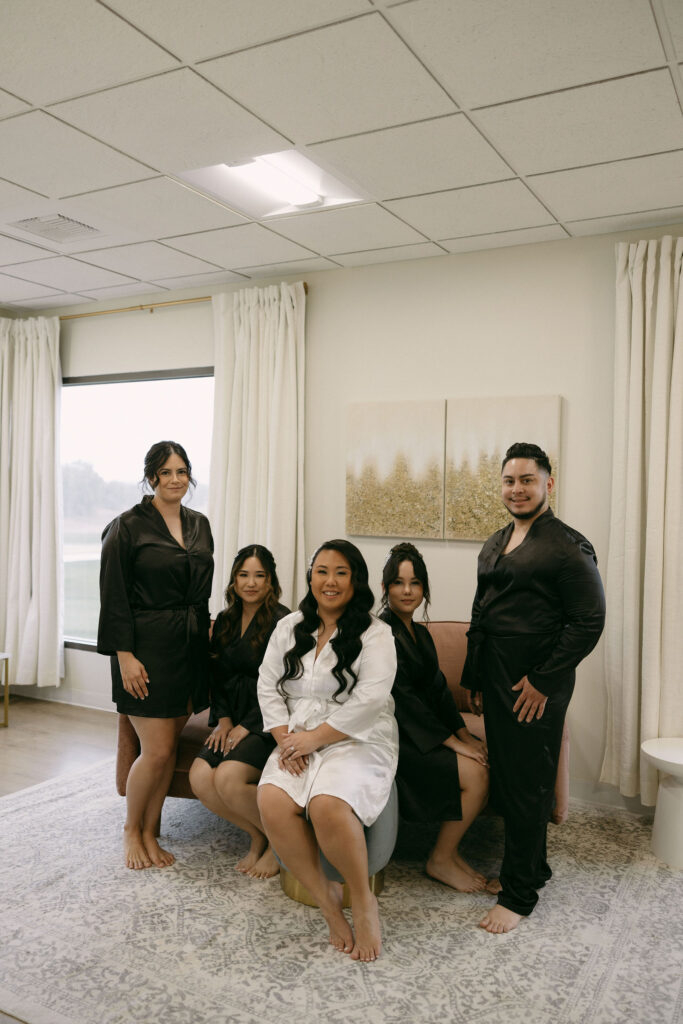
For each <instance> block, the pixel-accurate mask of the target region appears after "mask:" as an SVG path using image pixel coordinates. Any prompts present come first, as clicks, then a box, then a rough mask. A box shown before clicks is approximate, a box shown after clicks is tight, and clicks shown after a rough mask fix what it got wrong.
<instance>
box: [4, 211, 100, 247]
mask: <svg viewBox="0 0 683 1024" xmlns="http://www.w3.org/2000/svg"><path fill="white" fill-rule="evenodd" d="M7 226H8V227H10V228H19V230H20V231H28V232H29V234H31V235H40V237H41V238H47V239H49V240H50V241H51V242H75V241H76V239H78V238H91V237H92V235H101V234H102V232H101V231H98V230H97V228H91V227H90V225H89V224H83V223H82V222H81V221H80V220H72V219H71V217H63V216H62V214H61V213H54V214H48V215H47V216H46V217H28V218H27V219H26V220H16V221H15V222H14V223H13V224H8V225H7Z"/></svg>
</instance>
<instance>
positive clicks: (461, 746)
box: [444, 729, 489, 768]
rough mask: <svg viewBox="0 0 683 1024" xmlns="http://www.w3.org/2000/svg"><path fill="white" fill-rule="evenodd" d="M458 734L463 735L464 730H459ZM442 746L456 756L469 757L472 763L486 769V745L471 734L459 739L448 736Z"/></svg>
mask: <svg viewBox="0 0 683 1024" xmlns="http://www.w3.org/2000/svg"><path fill="white" fill-rule="evenodd" d="M459 733H465V730H464V729H460V730H459ZM444 746H445V747H448V748H449V750H453V751H455V753H456V754H462V756H463V757H471V758H472V760H473V761H476V762H477V763H478V764H481V765H484V767H485V768H487V767H488V763H489V758H488V750H487V749H486V744H485V743H482V741H481V740H478V739H477V737H476V736H473V735H472V733H469V732H468V733H466V735H463V736H461V737H458V736H449V737H448V739H447V740H444Z"/></svg>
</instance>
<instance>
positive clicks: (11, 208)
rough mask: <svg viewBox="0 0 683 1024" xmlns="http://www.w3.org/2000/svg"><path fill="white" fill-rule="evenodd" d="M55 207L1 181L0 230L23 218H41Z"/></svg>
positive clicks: (34, 194) (26, 191)
mask: <svg viewBox="0 0 683 1024" xmlns="http://www.w3.org/2000/svg"><path fill="white" fill-rule="evenodd" d="M0 127H2V126H1V125H0ZM53 206H54V203H53V202H52V200H51V199H45V197H44V196H38V195H36V193H35V192H30V191H29V190H28V189H26V188H20V186H19V185H13V184H12V182H10V181H2V180H0V229H1V228H2V227H4V226H6V225H7V224H8V223H9V222H11V221H15V220H19V219H20V218H22V217H40V216H42V215H43V214H45V213H51V212H52V208H53ZM12 230H14V229H12Z"/></svg>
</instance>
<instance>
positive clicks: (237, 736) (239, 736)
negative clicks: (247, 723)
mask: <svg viewBox="0 0 683 1024" xmlns="http://www.w3.org/2000/svg"><path fill="white" fill-rule="evenodd" d="M248 735H249V730H248V729H245V728H244V726H243V725H236V726H234V727H233V728H232V729H231V730H230V735H229V736H228V749H227V753H230V751H231V750H234V749H235V747H237V746H239V744H240V743H241V742H242V740H243V739H244V737H245V736H248Z"/></svg>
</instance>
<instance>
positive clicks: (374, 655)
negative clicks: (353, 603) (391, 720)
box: [326, 623, 396, 740]
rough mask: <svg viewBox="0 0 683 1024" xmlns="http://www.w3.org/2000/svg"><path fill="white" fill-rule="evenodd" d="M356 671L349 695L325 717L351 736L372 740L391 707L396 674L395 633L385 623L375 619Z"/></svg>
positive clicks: (364, 641)
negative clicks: (384, 715)
mask: <svg viewBox="0 0 683 1024" xmlns="http://www.w3.org/2000/svg"><path fill="white" fill-rule="evenodd" d="M357 672H358V680H357V682H356V685H355V686H354V688H353V690H352V691H351V694H350V696H349V697H348V699H347V700H346V701H344V703H343V704H339V706H338V707H337V708H335V710H334V711H333V712H332V714H331V715H329V717H328V718H327V719H326V721H327V724H328V725H331V726H332V728H333V729H337V730H338V731H339V732H343V733H344V734H345V735H346V736H350V737H351V738H352V739H355V740H369V739H370V738H371V736H372V732H373V729H374V726H375V724H376V722H377V719H378V717H379V715H380V714H381V712H382V711H386V710H387V709H388V708H387V702H388V701H390V697H391V688H392V686H393V683H394V679H395V677H396V647H395V644H394V635H393V633H392V632H391V630H390V628H389V627H388V626H386V625H385V624H384V623H381V624H380V623H374V624H373V625H372V626H370V628H369V629H368V630H367V631H366V633H365V635H364V637H363V649H362V651H361V654H360V660H359V663H358V668H357ZM389 710H390V706H389Z"/></svg>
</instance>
